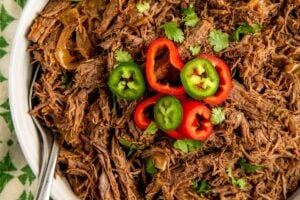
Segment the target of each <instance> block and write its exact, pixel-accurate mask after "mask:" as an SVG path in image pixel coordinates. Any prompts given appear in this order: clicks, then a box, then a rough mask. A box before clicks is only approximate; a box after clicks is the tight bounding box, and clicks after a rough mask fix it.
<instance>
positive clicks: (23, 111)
mask: <svg viewBox="0 0 300 200" xmlns="http://www.w3.org/2000/svg"><path fill="white" fill-rule="evenodd" d="M47 2H48V0H27V3H26V7H25V9H24V10H23V13H22V16H21V18H20V21H19V25H18V28H17V30H16V34H15V38H14V42H13V46H12V51H11V60H10V66H9V82H8V84H9V86H8V88H9V100H10V108H11V114H12V119H13V123H14V127H15V131H16V135H17V138H18V141H19V144H20V146H21V149H22V151H23V153H24V156H25V158H26V160H27V162H28V164H29V165H30V167H31V169H32V171H33V172H34V173H35V174H36V175H38V171H39V163H40V159H39V151H40V139H39V136H38V133H37V131H36V128H35V126H34V124H33V122H32V119H31V117H30V115H29V114H28V110H29V109H28V90H29V88H28V86H29V84H30V80H31V72H32V68H31V65H30V62H29V61H30V55H29V53H28V51H27V48H28V44H29V42H28V40H27V39H26V35H27V33H28V29H29V27H30V25H31V24H32V22H33V20H34V18H35V17H36V16H37V14H38V13H39V12H40V11H41V10H42V9H43V8H44V7H45V5H46V3H47ZM51 195H52V197H53V198H54V199H56V200H60V199H61V200H76V199H78V197H76V196H75V194H74V193H73V191H72V190H71V188H70V186H69V184H68V183H67V182H66V181H65V180H63V179H62V178H60V177H58V176H56V178H55V179H54V182H53V185H52V190H51Z"/></svg>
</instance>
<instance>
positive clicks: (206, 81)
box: [180, 58, 219, 100]
mask: <svg viewBox="0 0 300 200" xmlns="http://www.w3.org/2000/svg"><path fill="white" fill-rule="evenodd" d="M180 78H181V82H182V84H183V86H184V88H185V90H186V92H187V93H188V95H190V96H191V97H192V98H194V99H197V100H202V99H204V98H206V97H209V96H212V95H214V94H215V93H216V92H217V90H218V88H219V76H218V73H217V71H216V69H215V67H214V66H213V65H212V64H211V63H210V62H209V61H208V60H206V59H203V58H195V59H193V60H191V61H189V62H188V63H186V65H185V66H184V68H183V70H182V71H181V73H180Z"/></svg>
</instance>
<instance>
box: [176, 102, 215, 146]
mask: <svg viewBox="0 0 300 200" xmlns="http://www.w3.org/2000/svg"><path fill="white" fill-rule="evenodd" d="M182 108H183V120H182V123H181V125H180V127H179V128H178V131H179V132H180V133H182V134H183V135H184V136H186V137H187V138H189V139H193V140H201V141H205V140H207V139H208V138H209V136H210V135H211V134H212V132H213V124H212V123H211V122H210V110H209V108H207V107H206V106H205V105H204V104H202V103H200V102H199V101H194V100H187V101H184V102H182ZM200 118H201V119H200Z"/></svg>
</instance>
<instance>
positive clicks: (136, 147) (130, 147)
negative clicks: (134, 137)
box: [119, 138, 146, 157]
mask: <svg viewBox="0 0 300 200" xmlns="http://www.w3.org/2000/svg"><path fill="white" fill-rule="evenodd" d="M119 143H120V144H121V145H122V146H123V147H125V148H127V149H128V153H127V157H130V156H131V155H132V154H134V153H135V152H136V151H137V150H144V149H145V148H146V146H145V145H135V144H132V143H131V142H130V141H128V140H126V139H124V138H120V139H119Z"/></svg>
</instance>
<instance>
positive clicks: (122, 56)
mask: <svg viewBox="0 0 300 200" xmlns="http://www.w3.org/2000/svg"><path fill="white" fill-rule="evenodd" d="M115 59H116V61H117V62H119V63H122V62H134V60H133V58H132V56H131V55H130V53H129V52H128V51H123V50H122V49H118V50H116V51H115Z"/></svg>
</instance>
